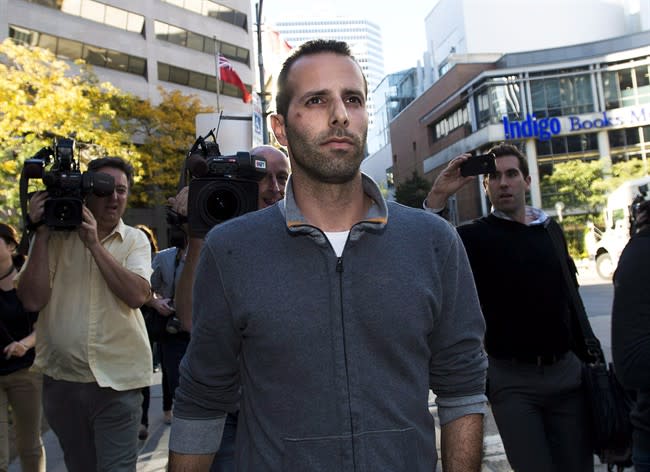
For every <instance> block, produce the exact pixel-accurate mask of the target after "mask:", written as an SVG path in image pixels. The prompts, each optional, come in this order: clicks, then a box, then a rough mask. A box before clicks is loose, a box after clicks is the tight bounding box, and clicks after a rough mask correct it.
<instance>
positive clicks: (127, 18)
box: [26, 0, 144, 34]
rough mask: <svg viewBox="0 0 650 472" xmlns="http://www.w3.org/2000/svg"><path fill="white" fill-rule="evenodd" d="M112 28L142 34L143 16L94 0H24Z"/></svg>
mask: <svg viewBox="0 0 650 472" xmlns="http://www.w3.org/2000/svg"><path fill="white" fill-rule="evenodd" d="M26 1H28V2H30V3H36V4H38V5H43V6H45V7H48V8H54V9H57V10H60V11H62V12H63V13H67V14H69V15H74V16H79V17H81V18H84V19H86V20H90V21H94V22H97V23H102V24H105V25H108V26H112V27H114V28H119V29H123V30H126V31H131V32H133V33H140V34H144V17H143V16H142V15H138V14H137V13H133V12H130V11H127V10H122V9H120V8H115V7H113V6H110V5H106V4H104V3H101V2H96V1H94V0H57V1H54V0H26Z"/></svg>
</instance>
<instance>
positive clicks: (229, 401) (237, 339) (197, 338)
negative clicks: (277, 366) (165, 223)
mask: <svg viewBox="0 0 650 472" xmlns="http://www.w3.org/2000/svg"><path fill="white" fill-rule="evenodd" d="M193 292H194V294H193V297H192V298H193V299H194V300H199V301H198V302H195V303H194V304H193V306H192V311H193V317H194V325H193V327H192V335H191V337H190V344H189V345H188V347H187V351H186V352H185V356H184V357H183V361H182V362H181V365H180V369H179V372H180V381H179V386H178V388H177V389H176V395H175V399H174V418H173V420H172V427H171V432H170V436H169V451H170V461H172V460H173V463H174V464H175V465H174V467H173V468H170V470H173V471H180V470H200V469H193V468H191V467H199V466H200V464H205V463H209V460H210V457H211V456H212V455H214V454H215V453H216V452H217V451H218V450H219V445H220V443H221V436H222V434H223V428H224V425H225V422H226V413H227V412H234V411H236V410H237V408H238V404H239V400H240V396H241V385H240V377H239V356H240V350H241V333H240V331H239V330H238V329H237V327H236V326H235V323H234V320H233V319H232V314H231V311H230V305H229V302H228V299H227V295H226V293H227V290H226V288H225V286H224V281H223V279H222V277H221V271H220V270H219V267H218V264H217V258H216V256H215V254H213V252H212V251H211V250H210V247H209V243H206V244H205V245H204V247H203V250H202V252H201V256H200V258H199V263H198V265H197V267H196V282H195V284H194V287H193ZM201 456H205V457H201ZM172 457H173V459H172ZM170 465H171V462H170ZM184 467H186V468H184ZM203 470H207V469H203Z"/></svg>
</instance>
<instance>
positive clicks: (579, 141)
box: [535, 133, 598, 157]
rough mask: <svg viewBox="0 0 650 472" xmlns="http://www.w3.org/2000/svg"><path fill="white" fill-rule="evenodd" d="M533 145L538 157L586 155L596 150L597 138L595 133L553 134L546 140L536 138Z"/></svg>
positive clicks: (590, 154) (592, 153)
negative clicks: (552, 136)
mask: <svg viewBox="0 0 650 472" xmlns="http://www.w3.org/2000/svg"><path fill="white" fill-rule="evenodd" d="M535 146H536V148H537V155H538V156H539V157H544V156H560V155H567V154H571V155H573V157H579V155H582V156H583V157H584V156H587V157H588V156H592V155H594V153H597V152H598V138H597V134H596V133H585V134H570V135H567V136H555V137H554V138H552V139H549V140H546V141H541V140H537V141H536V142H535Z"/></svg>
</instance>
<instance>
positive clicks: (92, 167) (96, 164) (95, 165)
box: [88, 157, 133, 190]
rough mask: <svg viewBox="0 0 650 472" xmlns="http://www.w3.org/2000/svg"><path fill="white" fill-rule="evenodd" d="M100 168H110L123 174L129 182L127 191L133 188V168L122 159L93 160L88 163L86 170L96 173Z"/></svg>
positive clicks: (104, 158) (103, 158)
mask: <svg viewBox="0 0 650 472" xmlns="http://www.w3.org/2000/svg"><path fill="white" fill-rule="evenodd" d="M102 167H112V168H114V169H119V170H121V171H122V172H124V173H125V174H126V179H127V180H128V182H129V190H131V188H133V166H132V165H131V164H129V163H128V162H126V161H125V160H124V159H122V158H121V157H100V158H99V159H93V160H92V161H90V162H89V163H88V170H89V171H91V172H97V170H98V169H101V168H102Z"/></svg>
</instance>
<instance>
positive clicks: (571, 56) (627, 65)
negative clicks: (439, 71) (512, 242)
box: [390, 31, 650, 222]
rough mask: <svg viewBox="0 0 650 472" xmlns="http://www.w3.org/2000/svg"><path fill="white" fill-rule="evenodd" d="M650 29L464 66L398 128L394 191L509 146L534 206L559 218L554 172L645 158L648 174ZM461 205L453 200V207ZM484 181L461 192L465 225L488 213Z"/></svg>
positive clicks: (397, 122)
mask: <svg viewBox="0 0 650 472" xmlns="http://www.w3.org/2000/svg"><path fill="white" fill-rule="evenodd" d="M649 44H650V31H643V32H639V33H635V34H630V35H625V36H621V37H616V38H611V39H606V40H602V41H595V42H588V43H583V44H578V45H573V46H566V47H558V48H552V49H543V50H537V51H527V52H520V53H512V54H506V55H504V56H503V57H501V58H500V59H498V60H496V61H492V62H481V63H479V62H470V63H456V64H455V65H454V67H452V68H451V69H450V70H448V71H447V72H446V73H445V74H444V75H443V76H442V77H441V78H440V79H439V80H438V81H437V82H436V83H434V85H433V86H432V87H430V88H429V89H428V90H427V91H426V92H425V93H424V94H423V95H421V96H419V97H418V98H417V99H416V100H414V101H413V102H412V103H411V104H410V105H409V106H407V108H406V109H405V110H403V111H402V113H400V114H399V115H398V116H397V117H396V118H395V119H394V120H393V121H392V122H391V124H390V135H391V144H392V153H393V156H392V158H393V162H392V168H393V172H394V175H395V180H396V183H399V182H402V181H404V180H406V179H408V178H409V177H410V176H411V175H412V173H413V171H416V172H418V173H419V174H420V175H424V176H426V177H427V178H428V179H429V180H431V181H433V179H434V178H435V176H436V175H437V174H438V173H439V172H440V171H441V170H442V169H443V168H444V167H446V165H447V163H448V162H449V161H450V160H451V159H452V158H453V157H455V156H457V155H459V154H462V153H465V152H472V153H482V152H484V151H486V150H487V149H488V148H490V147H491V146H493V145H495V144H497V143H500V142H503V141H506V142H510V143H513V144H516V145H518V146H519V147H520V148H521V149H522V150H524V152H525V154H526V155H527V158H528V163H529V167H530V174H531V178H532V183H531V203H532V204H533V205H534V206H537V207H543V208H544V209H545V210H546V211H547V212H548V213H550V214H554V213H555V210H554V208H553V204H554V202H557V201H558V200H560V201H561V200H562V199H563V198H564V197H563V196H562V195H561V194H557V193H552V191H550V190H548V192H549V193H544V191H542V188H541V187H540V181H541V180H542V179H543V177H544V176H545V175H549V174H550V173H552V172H553V167H554V165H555V164H557V163H560V162H564V161H567V160H572V159H580V160H582V161H591V160H600V161H601V162H602V164H603V165H604V166H605V167H608V166H610V165H611V164H612V163H616V162H619V161H622V160H629V159H639V160H640V162H641V163H642V164H643V166H645V172H646V173H648V172H649V171H650V167H649V165H648V157H649V156H650V78H649V77H650V46H648V45H649ZM452 203H454V202H452ZM486 205H487V203H486V200H485V198H484V195H483V191H482V186H481V183H480V182H479V179H477V181H476V185H474V186H470V187H466V188H464V189H462V190H461V191H460V192H459V193H458V194H457V199H456V201H455V206H456V207H457V208H456V210H457V222H463V221H467V220H470V219H472V218H475V217H476V216H479V215H481V214H484V213H486V211H487V210H488V208H487V207H486Z"/></svg>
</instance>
